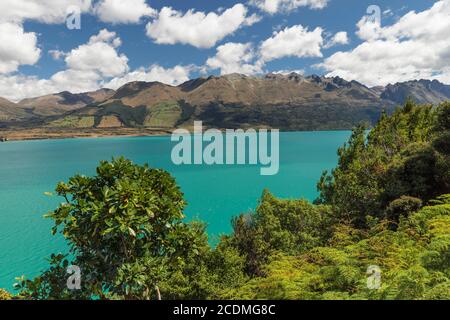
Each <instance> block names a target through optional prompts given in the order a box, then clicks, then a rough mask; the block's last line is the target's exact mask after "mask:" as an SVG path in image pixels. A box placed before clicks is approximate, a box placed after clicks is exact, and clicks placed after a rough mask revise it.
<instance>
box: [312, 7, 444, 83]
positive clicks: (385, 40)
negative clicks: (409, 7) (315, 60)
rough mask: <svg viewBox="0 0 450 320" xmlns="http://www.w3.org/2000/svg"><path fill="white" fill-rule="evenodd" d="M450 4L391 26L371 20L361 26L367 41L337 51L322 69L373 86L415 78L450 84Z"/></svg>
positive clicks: (359, 33)
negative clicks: (345, 50)
mask: <svg viewBox="0 0 450 320" xmlns="http://www.w3.org/2000/svg"><path fill="white" fill-rule="evenodd" d="M449 16H450V1H448V0H445V1H437V2H436V3H434V5H433V6H432V7H431V8H429V9H427V10H425V11H422V12H414V11H411V12H409V13H407V14H406V15H404V16H403V17H402V18H400V19H399V20H398V21H397V22H396V23H394V24H393V25H390V26H386V27H381V26H380V25H379V24H377V23H374V22H371V21H370V20H369V19H368V18H367V17H364V18H363V19H361V21H360V22H359V23H358V27H359V30H358V33H357V34H358V36H360V37H361V38H362V39H363V40H365V42H363V43H362V44H361V45H359V46H357V47H356V48H354V49H353V50H351V51H347V52H337V53H335V54H334V55H332V56H331V57H329V58H327V59H325V61H324V62H323V63H322V64H320V65H319V66H320V67H322V68H324V69H325V70H327V71H329V74H328V75H329V76H341V77H342V78H345V79H347V80H352V79H356V80H358V81H361V82H363V83H365V84H366V85H369V86H374V85H386V84H388V83H395V82H401V81H408V80H411V79H420V78H424V79H438V80H441V81H443V82H447V83H450V66H449V63H448V61H449V60H450V37H449V36H448V30H450V19H449Z"/></svg>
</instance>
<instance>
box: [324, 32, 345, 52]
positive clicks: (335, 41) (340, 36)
mask: <svg viewBox="0 0 450 320" xmlns="http://www.w3.org/2000/svg"><path fill="white" fill-rule="evenodd" d="M348 43H349V40H348V35H347V32H345V31H340V32H338V33H336V34H335V35H334V36H333V37H332V38H331V39H330V40H329V41H327V43H326V44H325V45H324V48H326V49H328V48H331V47H334V46H336V45H340V44H348Z"/></svg>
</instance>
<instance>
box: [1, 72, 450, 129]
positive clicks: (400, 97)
mask: <svg viewBox="0 0 450 320" xmlns="http://www.w3.org/2000/svg"><path fill="white" fill-rule="evenodd" d="M406 97H412V98H413V99H415V100H416V101H418V102H420V103H438V102H441V101H444V100H447V99H450V86H448V85H444V84H442V83H440V82H438V81H427V80H420V81H409V82H404V83H397V84H395V85H388V86H387V87H385V88H382V87H376V88H368V87H366V86H364V85H362V84H361V83H359V82H357V81H346V80H344V79H342V78H339V77H333V78H327V77H321V76H316V75H312V76H307V77H304V76H302V75H300V74H296V73H291V74H288V75H282V74H268V75H265V76H264V77H251V76H245V75H241V74H230V75H226V76H219V77H216V76H210V77H207V78H198V79H193V80H189V81H187V82H185V83H183V84H181V85H179V86H170V85H166V84H162V83H159V82H139V81H137V82H130V83H127V84H125V85H123V86H122V87H120V88H119V89H117V90H116V91H113V90H110V89H102V90H98V91H95V92H91V93H83V94H71V93H69V92H62V93H59V94H56V95H49V96H44V97H38V98H34V99H25V100H23V101H20V102H19V103H18V104H12V105H8V104H6V103H2V100H0V122H2V121H3V122H4V121H5V118H7V116H6V117H4V119H3V120H1V116H2V112H3V113H7V112H8V111H7V110H9V113H11V111H10V110H11V108H13V109H14V108H17V110H25V116H24V115H23V114H22V115H21V114H19V115H17V116H16V118H17V119H22V120H24V124H27V123H29V121H30V118H31V119H34V118H38V119H39V121H38V122H35V124H34V125H38V126H44V127H52V128H113V127H131V128H134V127H138V128H163V129H173V128H176V127H187V128H189V127H191V126H192V124H193V121H194V120H202V121H203V122H204V123H205V125H206V126H211V127H219V128H237V127H242V128H245V127H274V128H280V129H282V130H322V129H323V130H326V129H349V128H351V127H353V126H354V125H355V124H357V123H359V122H362V121H365V122H369V123H374V122H375V121H376V120H377V119H378V118H379V116H380V114H381V112H382V110H383V109H385V110H387V111H388V112H390V111H392V110H394V108H395V107H396V106H397V105H398V104H401V103H403V101H404V99H405V98H406ZM4 105H5V106H6V107H5V106H4ZM21 116H24V117H23V118H21ZM17 119H15V120H17Z"/></svg>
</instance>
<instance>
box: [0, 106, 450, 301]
mask: <svg viewBox="0 0 450 320" xmlns="http://www.w3.org/2000/svg"><path fill="white" fill-rule="evenodd" d="M318 189H319V191H320V197H319V198H318V199H317V200H316V202H315V203H314V204H312V203H309V202H308V201H305V200H281V199H277V198H276V197H274V196H273V195H271V194H270V192H268V191H265V192H264V193H263V195H262V198H261V200H260V204H259V206H258V207H257V208H256V210H255V212H253V213H251V214H242V215H240V216H238V217H236V218H235V219H233V221H232V223H233V230H234V231H233V233H232V234H231V235H228V236H224V237H222V239H221V241H220V243H219V244H218V245H217V247H216V248H211V247H210V246H209V244H208V241H207V236H206V233H205V226H204V224H202V223H200V222H190V223H187V222H184V220H183V219H184V216H183V209H184V207H185V202H184V200H183V195H182V193H181V191H180V190H179V188H178V186H177V185H176V183H175V181H174V179H173V178H172V177H171V176H170V175H169V174H168V173H166V172H164V171H162V170H157V169H151V168H149V167H147V166H137V165H134V164H133V163H131V162H130V161H128V160H125V159H117V160H113V161H112V162H102V163H101V164H100V166H99V167H98V169H97V175H96V176H94V177H84V176H75V177H73V178H72V179H70V180H69V181H68V182H67V183H60V184H59V185H58V187H57V190H56V191H57V193H58V195H60V196H62V197H64V198H65V200H66V202H65V203H64V204H63V205H61V206H60V207H59V208H57V209H56V210H55V211H53V212H51V213H50V214H49V215H48V217H49V218H51V219H53V220H54V221H55V227H54V228H53V232H54V233H57V232H61V233H62V234H63V235H64V237H65V238H66V239H67V241H68V243H69V245H70V254H69V255H61V254H55V255H52V256H51V259H50V260H51V266H50V267H49V269H48V270H46V271H44V272H42V274H41V275H40V276H38V277H36V278H34V279H31V280H27V279H24V278H21V279H19V282H18V283H17V285H16V287H17V289H18V294H17V295H16V296H15V297H14V298H17V299H92V298H96V299H157V298H162V299H450V250H449V246H450V103H445V104H442V105H440V106H439V107H435V108H433V107H432V106H427V105H425V106H417V105H415V104H413V103H412V102H407V103H406V105H405V106H404V107H403V108H402V109H399V110H397V111H396V112H395V113H394V114H393V115H392V116H387V115H383V116H382V118H381V119H380V121H379V122H378V124H377V125H376V126H375V127H374V128H373V130H371V131H370V133H369V134H368V135H367V134H366V131H365V128H364V127H362V126H360V127H357V128H356V129H355V130H354V132H353V135H352V137H351V138H350V140H349V142H348V143H347V144H346V145H345V146H343V147H342V148H341V149H340V150H339V163H338V166H337V168H335V169H334V170H333V171H332V172H331V173H326V172H325V173H324V175H323V176H322V178H321V180H320V181H319V183H318ZM69 265H76V266H79V267H80V269H81V270H82V287H81V290H68V288H67V277H68V274H67V273H66V269H67V266H69ZM374 267H375V268H379V270H380V271H381V279H380V280H381V281H380V283H379V284H380V286H379V287H378V286H377V288H373V287H371V286H368V285H367V284H368V283H367V279H368V277H370V275H368V274H367V272H368V270H369V271H370V270H371V268H374ZM369 287H370V288H369ZM2 298H10V296H9V294H7V293H6V292H3V291H0V299H2Z"/></svg>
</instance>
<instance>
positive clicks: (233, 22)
mask: <svg viewBox="0 0 450 320" xmlns="http://www.w3.org/2000/svg"><path fill="white" fill-rule="evenodd" d="M256 21H258V18H257V16H255V15H252V16H249V17H248V16H247V8H246V7H245V6H244V5H242V4H236V5H235V6H233V7H232V8H230V9H227V10H225V11H223V12H222V13H219V14H217V13H215V12H210V13H208V14H206V13H204V12H199V11H197V12H196V11H194V10H189V11H187V12H186V13H184V14H183V13H182V12H180V11H176V10H173V9H172V8H170V7H164V8H162V9H161V11H160V12H159V14H158V17H157V18H156V19H155V20H154V21H153V22H150V23H148V24H147V36H148V37H150V38H152V39H154V41H155V42H156V43H158V44H176V43H182V44H190V45H192V46H194V47H197V48H211V47H213V46H214V45H215V44H216V43H217V42H218V41H220V40H222V39H223V38H225V37H226V36H228V35H230V34H232V33H233V32H235V31H236V30H238V29H239V28H240V27H242V26H245V25H250V24H252V23H255V22H256Z"/></svg>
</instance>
